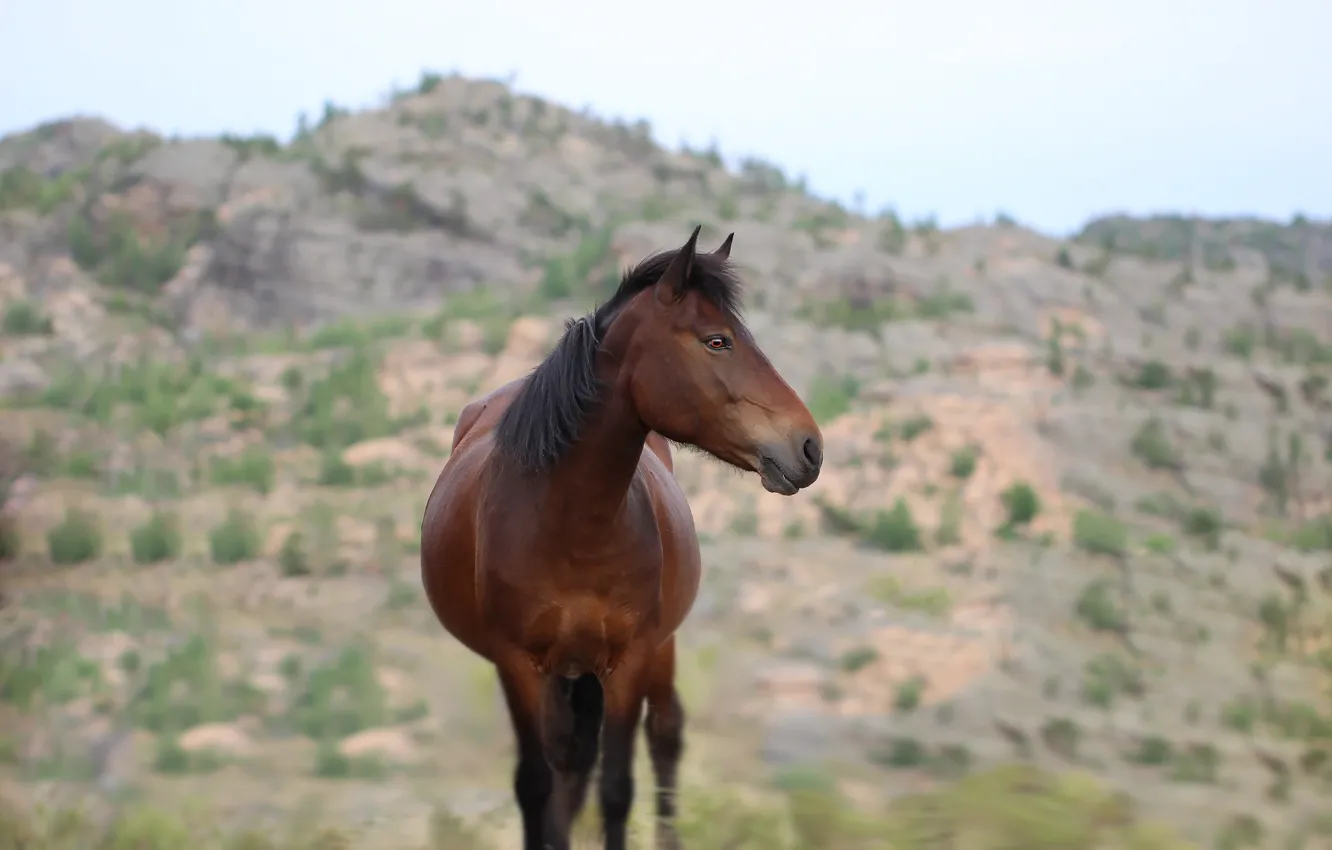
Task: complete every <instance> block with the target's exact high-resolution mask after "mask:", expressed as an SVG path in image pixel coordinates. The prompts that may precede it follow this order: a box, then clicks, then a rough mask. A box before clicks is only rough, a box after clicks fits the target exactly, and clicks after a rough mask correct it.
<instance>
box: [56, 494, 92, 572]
mask: <svg viewBox="0 0 1332 850" xmlns="http://www.w3.org/2000/svg"><path fill="white" fill-rule="evenodd" d="M46 546H47V550H48V551H49V552H50V555H51V560H52V561H53V562H54V563H57V564H61V565H68V564H82V563H84V562H86V561H91V560H93V559H94V558H96V557H97V556H99V555H101V554H102V528H101V524H100V523H99V521H98V519H97V517H96V516H94V515H93V514H91V513H89V512H87V511H82V510H78V509H77V508H70V509H68V510H66V511H65V518H64V519H62V520H61V521H60V522H59V523H58V524H57V525H55V526H54V527H52V528H51V530H50V531H48V532H47V533H46Z"/></svg>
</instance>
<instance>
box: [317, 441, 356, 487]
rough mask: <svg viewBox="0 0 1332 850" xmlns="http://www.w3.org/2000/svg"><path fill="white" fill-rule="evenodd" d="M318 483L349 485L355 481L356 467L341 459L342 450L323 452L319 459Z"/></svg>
mask: <svg viewBox="0 0 1332 850" xmlns="http://www.w3.org/2000/svg"><path fill="white" fill-rule="evenodd" d="M317 480H318V483H319V484H320V485H321V486H323V487H350V486H352V485H353V484H355V483H356V467H354V466H352V465H351V464H350V463H347V461H345V460H343V459H342V452H340V451H337V450H331V451H326V452H324V454H323V456H322V457H321V458H320V460H319V478H318V479H317Z"/></svg>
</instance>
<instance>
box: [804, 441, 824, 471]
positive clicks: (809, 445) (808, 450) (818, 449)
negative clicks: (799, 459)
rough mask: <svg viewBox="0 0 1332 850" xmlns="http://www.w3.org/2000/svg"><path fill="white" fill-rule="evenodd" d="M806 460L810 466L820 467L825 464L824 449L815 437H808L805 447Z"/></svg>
mask: <svg viewBox="0 0 1332 850" xmlns="http://www.w3.org/2000/svg"><path fill="white" fill-rule="evenodd" d="M803 448H804V452H805V460H807V461H809V465H810V466H819V465H820V464H822V463H823V447H822V446H820V445H819V441H818V440H816V439H814V438H813V437H807V438H806V439H805V445H804V447H803Z"/></svg>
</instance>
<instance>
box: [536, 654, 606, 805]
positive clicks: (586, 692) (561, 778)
mask: <svg viewBox="0 0 1332 850" xmlns="http://www.w3.org/2000/svg"><path fill="white" fill-rule="evenodd" d="M604 712H605V694H604V692H603V691H602V688H601V682H600V681H598V679H597V677H596V676H595V675H593V674H591V673H584V674H582V675H581V676H579V677H578V678H576V679H567V678H565V677H563V676H551V677H549V678H548V679H547V680H546V689H545V694H544V696H543V699H542V740H543V749H544V752H545V757H546V760H547V762H548V763H549V764H550V767H551V770H552V771H553V772H554V776H555V788H554V792H555V799H554V800H553V801H552V809H553V810H555V811H554V812H553V816H554V818H555V820H556V821H557V823H558V824H559V826H560V827H562V828H563V829H564V830H566V831H567V830H568V828H569V827H570V826H571V825H572V824H573V823H574V821H576V820H577V819H578V814H579V812H581V811H582V809H583V803H584V802H585V801H586V799H587V787H588V784H589V783H590V781H591V779H592V771H593V769H594V768H595V767H596V764H597V755H598V749H599V744H600V738H601V721H602V717H603V715H604Z"/></svg>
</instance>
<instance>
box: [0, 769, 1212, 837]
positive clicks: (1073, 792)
mask: <svg viewBox="0 0 1332 850" xmlns="http://www.w3.org/2000/svg"><path fill="white" fill-rule="evenodd" d="M787 784H788V786H789V787H788V788H787V790H786V791H784V792H783V793H781V794H774V795H771V796H770V797H769V798H767V799H761V798H759V797H757V796H756V797H741V796H736V795H734V794H728V793H725V792H718V791H717V790H716V789H713V790H711V791H707V792H702V791H700V792H694V793H691V794H687V795H686V798H685V800H684V801H683V814H682V817H681V820H680V832H681V837H682V839H683V841H684V842H685V844H686V846H688V847H690V848H692V850H760V848H762V850H870V848H885V847H892V848H901V850H926V848H935V847H945V846H948V847H967V848H970V849H971V850H990V849H991V848H992V849H993V850H1001V848H1022V850H1097V849H1098V848H1107V850H1108V849H1109V848H1123V850H1166V849H1167V848H1187V847H1190V846H1191V845H1189V844H1187V843H1185V842H1184V841H1182V840H1181V839H1179V838H1178V837H1176V836H1174V835H1173V834H1172V833H1170V832H1168V831H1166V830H1165V829H1163V828H1161V827H1158V826H1155V825H1152V824H1147V823H1143V822H1140V821H1139V820H1138V819H1137V818H1136V816H1135V814H1134V812H1133V810H1132V806H1131V804H1129V803H1128V802H1127V801H1126V800H1125V798H1123V797H1121V796H1118V795H1113V794H1109V793H1107V792H1105V791H1104V790H1102V789H1101V788H1100V787H1099V786H1098V785H1097V784H1096V783H1095V782H1094V781H1093V780H1092V779H1090V778H1088V777H1085V776H1081V775H1069V776H1063V777H1056V776H1052V775H1049V774H1044V773H1041V772H1039V771H1036V770H1035V769H1032V768H1027V767H1017V766H1014V767H1006V768H999V769H996V770H992V771H989V772H986V773H980V774H976V775H974V776H971V777H968V778H966V779H963V780H961V781H959V782H957V783H956V784H954V785H952V786H950V787H948V788H947V789H945V790H942V791H938V792H933V793H926V794H920V795H916V796H912V797H907V798H902V799H899V800H898V801H897V802H895V803H894V804H892V805H891V806H890V807H889V808H888V810H887V811H884V812H880V813H865V812H861V811H856V810H853V809H852V808H850V807H849V806H848V805H847V804H846V803H845V802H844V801H843V800H842V799H841V798H840V797H839V796H838V795H837V793H836V792H835V791H833V790H832V786H831V785H830V784H828V783H826V782H824V781H822V780H821V778H819V777H813V776H811V777H804V778H803V780H802V781H792V782H789V783H787ZM639 826H640V829H638V830H637V831H638V833H639V837H638V842H637V846H640V847H647V846H650V844H651V842H650V840H648V839H646V838H645V835H646V833H647V830H646V829H643V828H641V827H642V826H643V825H642V824H640V825H639ZM429 832H430V835H429V836H428V838H427V839H426V841H425V842H424V843H423V844H418V845H417V846H418V847H420V848H422V850H436V849H437V848H438V850H445V848H447V850H483V848H491V847H495V846H498V844H497V842H496V839H495V837H494V836H491V835H488V834H486V833H485V831H484V829H482V828H480V827H478V826H474V825H470V824H467V823H464V822H463V821H462V820H460V819H458V818H457V817H454V816H452V815H450V814H448V813H446V812H443V811H441V812H438V813H436V815H435V817H434V818H433V819H432V821H431V825H430V830H429ZM577 834H578V836H579V838H580V839H581V841H580V844H581V845H583V846H594V845H595V844H596V839H595V834H596V829H595V823H594V822H593V818H592V816H591V813H589V816H588V817H586V818H585V819H584V822H583V823H580V825H579V829H578V831H577ZM363 846H371V845H368V844H361V843H358V840H357V837H356V836H355V835H353V834H350V833H348V832H344V831H341V830H337V829H330V828H324V827H321V826H320V825H319V824H318V823H310V822H295V823H292V824H290V825H289V826H288V827H287V828H285V829H283V830H280V831H278V832H276V833H268V832H258V831H243V830H235V831H231V830H228V829H226V828H219V827H218V826H217V824H216V823H215V822H213V821H211V820H210V819H209V818H208V817H207V815H206V810H204V809H199V810H196V811H193V812H187V813H184V814H180V813H174V812H172V813H169V812H165V811H161V810H155V809H153V808H152V807H150V806H144V807H131V808H123V809H119V810H116V811H110V810H107V809H105V808H104V807H101V806H93V805H90V806H87V807H84V808H79V807H71V808H61V809H57V810H45V809H44V810H39V811H37V812H35V813H31V814H25V813H23V812H22V811H21V810H20V809H19V808H17V807H16V806H12V805H11V806H9V807H6V808H3V809H0V850H178V848H182V847H192V848H196V850H335V849H336V850H343V848H355V847H363ZM396 847H397V846H395V850H396ZM402 850H407V848H406V847H402Z"/></svg>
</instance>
